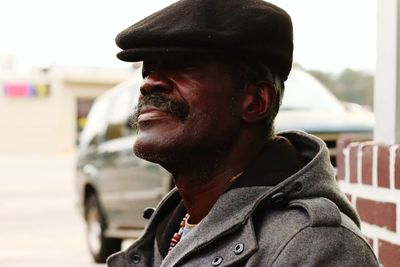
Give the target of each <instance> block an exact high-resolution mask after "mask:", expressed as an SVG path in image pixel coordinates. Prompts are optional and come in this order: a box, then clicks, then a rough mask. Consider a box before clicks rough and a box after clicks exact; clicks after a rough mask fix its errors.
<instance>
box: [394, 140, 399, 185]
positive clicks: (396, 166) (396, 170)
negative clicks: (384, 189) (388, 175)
mask: <svg viewBox="0 0 400 267" xmlns="http://www.w3.org/2000/svg"><path fill="white" fill-rule="evenodd" d="M394 186H395V188H396V189H400V148H398V149H397V150H396V161H395V164H394Z"/></svg>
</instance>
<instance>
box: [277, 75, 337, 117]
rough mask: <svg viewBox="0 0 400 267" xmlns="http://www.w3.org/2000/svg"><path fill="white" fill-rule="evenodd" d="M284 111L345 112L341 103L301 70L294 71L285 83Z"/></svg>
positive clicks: (282, 108) (282, 107)
mask: <svg viewBox="0 0 400 267" xmlns="http://www.w3.org/2000/svg"><path fill="white" fill-rule="evenodd" d="M281 110H282V111H297V110H302V111H325V112H334V113H335V112H336V113H337V112H343V110H344V107H343V106H342V104H341V103H340V101H339V100H338V99H337V98H336V97H335V96H334V95H333V94H332V93H331V92H330V91H329V90H328V89H327V88H326V87H325V86H323V85H322V84H321V83H320V82H319V81H318V80H317V79H315V78H314V77H313V76H311V75H310V74H308V73H306V72H305V71H302V70H300V69H293V70H292V72H291V74H290V76H289V78H288V80H287V81H286V82H285V93H284V96H283V100H282V106H281Z"/></svg>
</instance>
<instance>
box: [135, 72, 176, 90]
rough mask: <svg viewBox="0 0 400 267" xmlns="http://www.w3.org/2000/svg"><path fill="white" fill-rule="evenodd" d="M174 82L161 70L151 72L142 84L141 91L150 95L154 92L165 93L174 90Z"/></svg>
mask: <svg viewBox="0 0 400 267" xmlns="http://www.w3.org/2000/svg"><path fill="white" fill-rule="evenodd" d="M172 88H173V84H172V81H170V80H169V79H168V78H167V77H166V76H165V75H163V74H162V73H159V72H153V73H151V74H149V75H148V76H147V77H146V78H145V79H144V80H143V83H142V85H141V86H140V92H141V94H142V95H148V94H152V93H164V94H168V93H170V92H171V91H172Z"/></svg>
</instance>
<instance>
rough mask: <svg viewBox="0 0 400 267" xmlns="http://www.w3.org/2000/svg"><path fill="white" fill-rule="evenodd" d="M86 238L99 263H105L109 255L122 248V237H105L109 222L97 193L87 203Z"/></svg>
mask: <svg viewBox="0 0 400 267" xmlns="http://www.w3.org/2000/svg"><path fill="white" fill-rule="evenodd" d="M85 220H86V240H87V244H88V247H89V251H90V254H91V255H92V257H93V260H94V261H95V262H97V263H105V262H106V260H107V258H108V256H110V255H111V254H113V253H115V252H118V251H120V250H121V243H122V239H118V238H108V237H105V235H104V232H105V230H106V228H107V223H106V220H105V218H104V215H103V212H102V210H101V207H100V204H99V201H98V199H97V197H96V195H95V194H91V195H90V196H89V197H88V198H87V200H86V203H85Z"/></svg>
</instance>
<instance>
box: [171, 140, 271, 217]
mask: <svg viewBox="0 0 400 267" xmlns="http://www.w3.org/2000/svg"><path fill="white" fill-rule="evenodd" d="M244 140H246V141H245V142H238V143H239V144H235V145H234V146H233V147H232V149H230V150H229V151H227V152H224V153H220V155H218V156H215V151H213V152H211V153H208V154H207V155H202V156H199V155H196V157H195V158H196V159H195V160H194V156H193V155H192V156H191V157H186V158H190V161H188V160H185V161H180V164H177V166H178V167H175V168H173V167H171V166H169V167H171V168H168V169H169V171H170V172H171V173H172V175H173V177H174V180H175V184H176V187H177V188H178V191H179V193H180V195H181V197H182V200H183V203H184V206H185V208H186V211H187V212H188V213H189V215H190V223H192V224H196V223H198V222H200V221H201V220H202V219H203V218H204V217H205V216H206V215H207V214H208V212H209V211H210V210H211V208H212V207H213V206H214V204H215V203H216V202H217V200H218V198H219V197H220V196H221V195H222V194H223V193H224V192H225V191H226V190H227V189H228V188H229V186H230V185H231V182H232V181H231V180H232V179H233V178H235V176H237V175H238V174H240V173H241V172H243V171H244V170H245V169H246V167H247V166H248V164H249V163H250V162H251V161H252V160H253V159H254V158H255V157H257V156H258V154H259V153H260V152H261V150H262V148H263V147H264V145H265V140H263V139H259V141H258V142H257V141H254V140H255V139H254V138H253V139H252V138H250V137H248V138H244ZM247 140H252V142H249V141H247ZM210 155H213V156H210ZM183 162H184V163H183Z"/></svg>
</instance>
